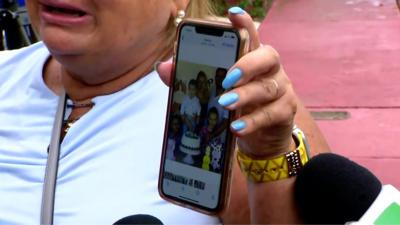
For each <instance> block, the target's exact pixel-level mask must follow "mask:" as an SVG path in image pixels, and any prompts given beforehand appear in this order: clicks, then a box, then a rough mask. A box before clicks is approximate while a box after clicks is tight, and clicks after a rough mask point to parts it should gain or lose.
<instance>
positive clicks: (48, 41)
mask: <svg viewBox="0 0 400 225" xmlns="http://www.w3.org/2000/svg"><path fill="white" fill-rule="evenodd" d="M40 33H41V39H42V41H43V42H44V44H45V45H46V46H47V48H48V49H49V51H50V52H51V53H52V54H57V55H75V54H79V53H81V52H85V51H86V50H85V49H87V48H88V47H89V45H88V44H85V43H86V42H85V40H84V39H83V38H82V37H78V36H77V35H74V34H70V33H67V32H57V33H56V32H51V31H45V32H43V31H41V32H40Z"/></svg>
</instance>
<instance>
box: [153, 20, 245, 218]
mask: <svg viewBox="0 0 400 225" xmlns="http://www.w3.org/2000/svg"><path fill="white" fill-rule="evenodd" d="M185 26H200V27H203V28H207V29H222V30H223V32H225V31H229V32H233V33H235V35H236V36H237V38H238V43H237V50H236V56H235V61H237V60H238V59H239V58H240V57H241V56H242V54H243V53H244V52H245V48H246V43H247V42H246V39H245V38H244V35H243V34H242V33H241V32H240V31H239V30H237V29H235V28H234V27H233V26H232V25H231V24H229V23H224V22H216V21H207V20H198V19H185V20H184V21H182V22H181V24H180V25H179V26H178V29H177V39H176V41H175V45H174V65H173V71H172V82H171V83H173V81H174V80H175V76H176V68H177V62H178V60H179V52H178V51H179V47H180V41H179V40H180V37H181V33H182V29H183V28H184V27H185ZM228 69H229V68H228ZM174 91H175V90H174V87H173V86H172V87H170V90H169V97H168V108H167V115H166V122H165V128H164V129H165V132H164V139H163V148H162V157H161V164H160V173H159V182H158V191H159V194H160V196H161V197H162V198H163V199H165V200H167V201H170V202H172V203H174V204H177V205H180V206H183V207H186V208H190V209H193V210H196V211H199V212H201V213H205V214H209V215H216V214H218V213H221V212H222V211H223V210H224V209H225V206H226V205H227V203H228V200H229V192H230V188H229V186H230V180H231V170H232V161H233V160H232V159H233V155H234V147H235V137H234V136H233V134H232V133H230V131H229V127H228V128H227V129H228V131H227V141H226V144H227V145H226V154H225V158H224V165H223V169H222V171H221V185H220V187H219V198H218V203H217V206H216V207H215V208H208V207H205V206H203V205H199V204H196V203H193V202H190V201H185V200H184V199H181V198H178V197H175V196H171V195H168V194H166V193H164V190H163V174H164V172H165V171H164V166H165V161H166V148H167V140H168V130H169V123H170V116H171V115H170V112H171V109H172V103H173V94H174ZM234 117H235V115H234V113H233V112H230V113H229V121H232V120H233V119H234Z"/></svg>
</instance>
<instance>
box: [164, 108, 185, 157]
mask: <svg viewBox="0 0 400 225" xmlns="http://www.w3.org/2000/svg"><path fill="white" fill-rule="evenodd" d="M181 125H182V122H181V118H180V117H179V116H177V115H175V116H173V117H172V119H171V124H170V126H169V132H168V142H167V159H170V160H174V161H176V160H177V155H178V151H176V150H177V149H178V147H179V144H180V139H181V136H182V134H181Z"/></svg>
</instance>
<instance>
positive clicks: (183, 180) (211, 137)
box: [159, 20, 245, 214]
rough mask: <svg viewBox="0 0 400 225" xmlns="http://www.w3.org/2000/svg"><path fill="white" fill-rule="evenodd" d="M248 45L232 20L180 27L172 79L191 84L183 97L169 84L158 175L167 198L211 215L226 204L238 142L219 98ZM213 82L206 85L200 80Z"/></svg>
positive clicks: (187, 23)
mask: <svg viewBox="0 0 400 225" xmlns="http://www.w3.org/2000/svg"><path fill="white" fill-rule="evenodd" d="M244 48H245V45H244V38H243V37H242V36H241V34H240V32H239V31H238V30H236V29H234V28H233V27H232V26H231V25H230V24H226V23H216V22H209V21H200V20H185V21H183V22H182V23H181V24H180V26H179V27H178V35H177V42H176V48H175V58H174V65H175V67H174V71H173V77H172V79H173V80H172V82H171V83H174V82H175V81H176V80H179V81H181V82H182V83H183V85H184V86H186V87H187V89H186V93H185V96H184V98H183V100H182V101H180V99H177V98H175V97H174V96H176V95H175V93H176V92H177V91H178V90H177V89H176V87H171V89H170V95H169V102H168V110H167V118H166V126H165V135H164V145H163V154H162V159H161V168H160V177H159V192H160V195H161V196H162V197H163V198H164V199H166V200H168V201H171V202H173V203H176V204H179V205H182V206H184V207H189V208H192V209H194V210H198V211H201V212H203V213H208V214H216V213H218V212H220V211H222V210H223V209H224V207H225V205H226V203H227V199H228V193H229V183H230V168H231V161H232V159H231V158H232V155H233V148H234V145H235V142H234V137H233V135H232V134H231V132H230V130H229V121H231V120H232V118H233V113H231V112H229V111H228V110H226V109H225V108H223V107H222V106H221V105H220V104H219V103H218V99H219V96H221V95H222V94H223V93H224V92H225V90H224V88H223V87H222V81H223V80H224V78H225V76H226V73H227V71H228V69H229V68H231V67H232V66H233V65H234V63H235V62H236V61H237V60H238V59H239V57H240V56H241V55H242V54H243V50H244ZM209 81H212V82H210V83H209V85H207V86H208V87H209V88H208V90H207V89H205V90H203V89H202V88H204V86H201V84H202V83H203V82H209ZM200 89H202V91H203V92H200V91H199V90H200ZM204 91H208V92H209V93H204ZM172 105H179V107H180V110H179V111H176V110H175V111H173V110H172V109H173V107H172ZM188 115H193V116H188ZM171 143H174V145H172V144H171ZM172 146H173V147H172ZM168 156H170V157H168ZM171 156H173V157H171Z"/></svg>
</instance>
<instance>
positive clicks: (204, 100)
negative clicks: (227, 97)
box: [196, 71, 210, 126]
mask: <svg viewBox="0 0 400 225" xmlns="http://www.w3.org/2000/svg"><path fill="white" fill-rule="evenodd" d="M196 82H197V97H198V98H199V100H200V105H201V112H200V124H199V125H200V126H203V125H204V122H205V119H206V117H207V109H208V101H209V100H210V88H209V83H208V79H207V75H206V73H204V72H203V71H199V72H198V73H197V77H196Z"/></svg>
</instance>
